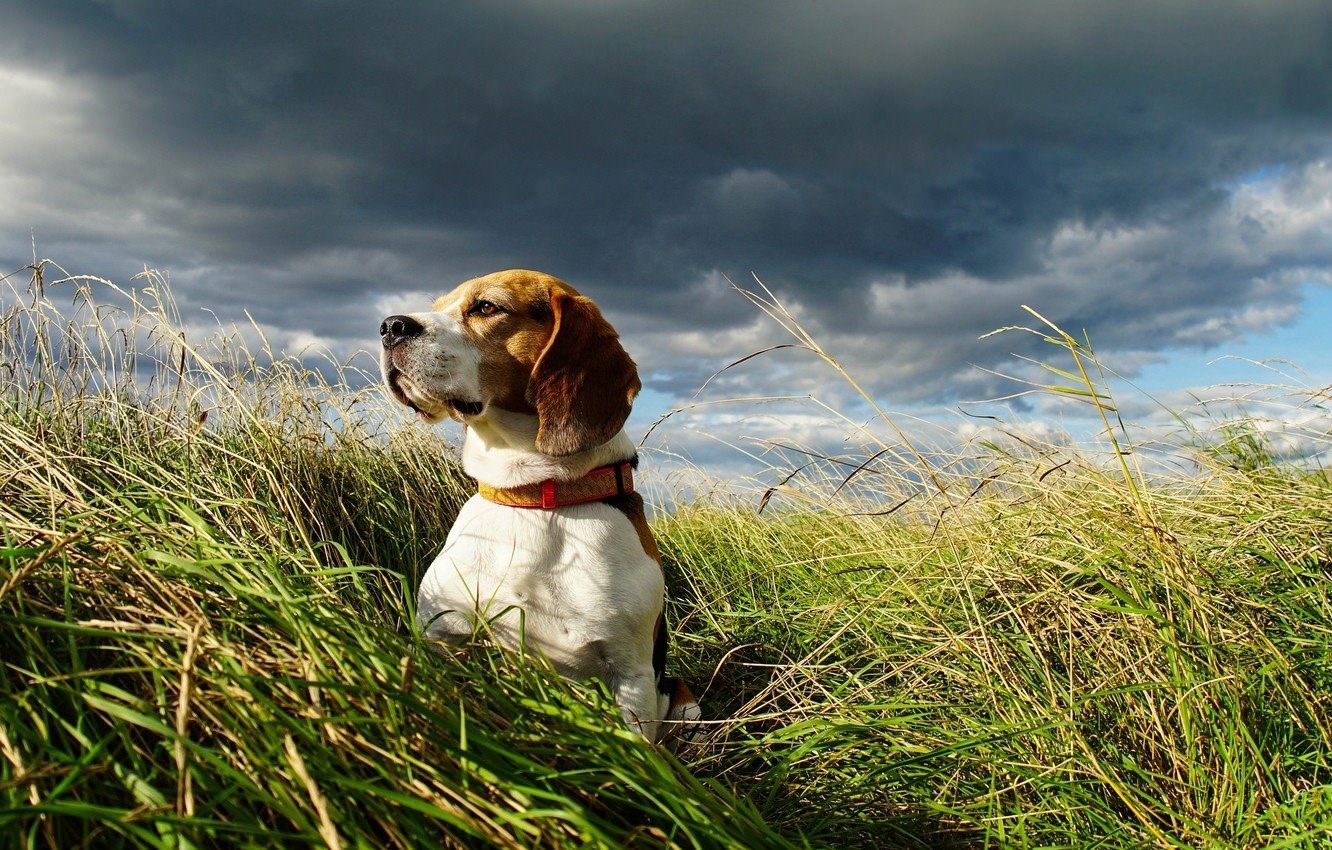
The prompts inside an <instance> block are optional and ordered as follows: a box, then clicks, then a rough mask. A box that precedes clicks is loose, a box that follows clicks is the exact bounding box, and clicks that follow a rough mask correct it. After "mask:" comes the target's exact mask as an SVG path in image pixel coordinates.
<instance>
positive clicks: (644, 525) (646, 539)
mask: <svg viewBox="0 0 1332 850" xmlns="http://www.w3.org/2000/svg"><path fill="white" fill-rule="evenodd" d="M601 501H603V502H605V503H606V504H608V505H610V506H611V507H612V508H615V509H616V510H617V511H619V512H620V513H622V514H624V515H625V516H627V517H628V518H629V522H631V523H633V526H634V531H636V532H638V542H639V543H640V544H642V546H643V551H644V552H647V554H648V557H649V558H651V559H652V560H654V561H656V562H657V563H658V564H660V563H661V550H659V549H658V548H657V540H656V538H655V537H653V536H652V529H651V527H649V526H648V521H647V513H646V512H645V511H644V510H643V497H642V496H640V495H638V494H637V493H625V494H624V495H623V496H610V497H607V498H605V499H602V500H601Z"/></svg>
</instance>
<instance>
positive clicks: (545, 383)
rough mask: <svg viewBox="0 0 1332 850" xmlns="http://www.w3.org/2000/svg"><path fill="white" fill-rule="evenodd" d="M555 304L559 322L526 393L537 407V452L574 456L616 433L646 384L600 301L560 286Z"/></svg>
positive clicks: (555, 293)
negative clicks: (599, 304) (598, 303)
mask: <svg viewBox="0 0 1332 850" xmlns="http://www.w3.org/2000/svg"><path fill="white" fill-rule="evenodd" d="M550 307H551V311H552V312H553V313H554V314H555V325H554V327H553V328H552V329H551V335H550V340H549V341H548V342H547V343H546V347H545V350H543V351H542V352H541V357H540V358H539V359H538V360H537V362H536V366H535V367H533V369H532V376H531V379H530V380H529V382H528V385H527V397H528V399H529V401H530V402H531V404H532V405H533V406H534V407H535V408H536V410H537V420H538V422H539V426H538V430H537V439H536V447H537V451H539V452H541V453H542V454H548V455H555V456H560V455H570V454H575V453H577V452H581V451H586V450H587V449H589V448H591V447H593V446H598V445H601V444H602V443H604V442H606V441H607V440H609V439H610V438H611V437H613V436H615V434H617V433H618V432H619V430H620V429H621V428H623V427H624V421H625V420H626V419H627V418H629V409H630V407H631V406H632V405H633V402H634V396H636V395H638V391H639V389H641V387H642V384H641V383H640V382H639V380H638V370H637V369H636V368H635V366H634V361H633V360H632V359H630V357H629V355H628V354H627V353H626V352H625V350H624V347H623V346H621V345H620V337H619V334H617V333H616V332H615V329H614V328H612V327H611V326H610V323H609V322H607V321H606V319H605V318H604V317H603V316H602V315H601V311H600V310H598V309H597V305H595V304H593V303H592V302H591V301H590V300H589V299H587V298H584V297H583V296H582V295H579V294H577V293H576V292H572V291H567V292H566V291H560V290H556V291H554V292H553V293H552V295H551V299H550Z"/></svg>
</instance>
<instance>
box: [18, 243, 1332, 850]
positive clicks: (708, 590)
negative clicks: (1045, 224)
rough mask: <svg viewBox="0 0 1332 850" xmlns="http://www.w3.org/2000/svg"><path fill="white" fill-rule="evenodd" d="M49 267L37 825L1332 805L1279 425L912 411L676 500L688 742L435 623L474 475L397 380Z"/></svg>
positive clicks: (1241, 828)
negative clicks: (937, 432)
mask: <svg viewBox="0 0 1332 850" xmlns="http://www.w3.org/2000/svg"><path fill="white" fill-rule="evenodd" d="M40 271H41V273H40V274H38V275H36V279H35V280H34V281H32V282H31V283H29V284H27V286H26V288H24V287H23V286H20V287H19V288H17V289H15V290H14V291H12V292H9V293H8V294H6V295H3V296H0V299H2V300H0V303H3V304H4V305H5V306H6V308H7V309H6V311H5V312H4V313H3V314H0V380H3V382H4V383H3V385H2V387H3V389H2V392H0V617H2V618H3V620H4V622H3V631H0V641H3V649H2V651H0V660H3V664H4V675H3V677H2V678H0V688H3V697H2V698H0V837H3V839H4V841H3V844H4V846H7V847H8V846H31V847H56V848H71V847H82V846H89V847H117V846H135V847H138V846H149V847H162V848H167V847H170V848H187V847H209V846H232V845H246V846H282V847H293V846H304V845H309V846H329V847H342V848H351V847H424V846H484V845H495V846H522V847H559V846H586V845H592V846H624V845H628V846H644V847H647V846H663V845H672V844H673V845H679V846H684V847H745V848H765V847H778V848H779V847H787V846H794V847H800V846H816V847H937V846H959V847H970V846H976V847H1124V848H1128V847H1142V846H1168V847H1260V846H1272V847H1278V846H1279V847H1322V846H1328V845H1329V843H1332V696H1330V695H1332V594H1330V593H1329V578H1330V577H1332V576H1330V573H1332V522H1329V520H1330V519H1332V480H1329V477H1328V475H1326V474H1324V473H1322V472H1319V471H1310V470H1309V469H1297V468H1294V467H1291V466H1286V465H1283V464H1282V463H1279V462H1277V461H1276V460H1274V458H1273V456H1272V453H1271V452H1270V451H1269V450H1268V449H1267V447H1266V444H1265V442H1264V441H1263V439H1262V438H1261V437H1260V436H1258V435H1256V434H1255V433H1254V432H1251V431H1246V430H1244V429H1243V428H1242V427H1240V426H1230V427H1229V428H1228V429H1225V430H1222V431H1220V432H1218V433H1217V434H1216V435H1213V436H1211V437H1207V436H1206V435H1199V437H1198V439H1197V440H1195V443H1196V444H1195V445H1193V446H1192V447H1184V446H1182V447H1180V449H1179V451H1180V452H1181V453H1187V455H1188V456H1187V460H1188V462H1189V464H1190V466H1189V467H1188V470H1189V471H1188V472H1180V473H1177V474H1175V475H1173V476H1168V477H1163V476H1149V475H1146V474H1144V473H1143V472H1142V471H1141V470H1139V469H1138V467H1137V462H1138V459H1139V455H1138V454H1136V453H1134V452H1133V451H1132V447H1131V435H1129V434H1128V433H1126V432H1123V431H1120V432H1119V436H1118V438H1117V439H1118V443H1117V445H1118V451H1117V452H1111V453H1110V454H1108V455H1104V456H1103V455H1090V454H1088V453H1085V452H1082V451H1079V450H1078V449H1076V448H1072V447H1067V446H1064V447H1061V446H1045V445H1041V446H1036V445H1023V444H1022V443H1020V442H1015V443H1011V444H1004V445H1003V446H1001V445H991V446H989V447H982V448H979V449H977V450H976V451H975V453H974V454H972V455H968V456H964V457H952V458H947V459H941V458H937V457H932V456H929V457H925V456H921V457H918V456H916V455H914V454H913V453H912V451H911V450H910V449H908V448H904V447H902V446H901V444H899V443H896V442H894V443H893V444H891V445H889V446H888V448H889V449H892V452H891V453H896V454H900V455H902V459H901V460H900V462H892V463H888V464H884V463H879V464H874V465H870V466H867V467H865V469H864V470H862V471H861V472H859V473H857V475H856V476H855V477H856V481H855V482H854V485H855V486H853V487H845V488H843V490H842V492H840V493H835V492H834V490H836V489H837V487H838V485H839V484H841V483H842V481H843V480H844V479H845V478H846V477H847V475H848V474H849V473H850V472H851V470H850V469H844V468H840V467H839V466H838V465H837V464H836V463H835V462H832V461H827V462H824V463H823V464H820V465H818V466H817V467H816V468H815V469H813V470H810V471H809V472H808V473H807V474H805V475H802V476H801V477H800V478H799V479H793V480H792V481H790V482H788V483H787V485H786V486H785V487H784V488H783V489H782V490H781V491H779V492H777V493H776V494H775V495H774V496H773V498H772V500H771V501H770V503H769V504H768V505H767V507H766V509H765V510H764V511H763V512H762V513H760V512H758V511H757V510H756V507H755V505H754V504H740V503H739V502H736V501H728V500H725V499H720V498H713V499H708V500H703V501H699V502H695V503H691V504H685V505H680V506H677V507H676V509H675V510H674V511H673V512H670V513H669V514H668V515H665V516H664V517H663V518H661V519H659V520H657V521H656V523H655V530H656V532H657V535H658V538H659V540H660V543H661V548H662V550H663V553H664V554H665V557H666V561H667V564H666V566H667V571H668V580H669V582H670V584H671V586H672V587H673V593H674V595H673V598H672V600H671V609H672V615H673V618H674V620H675V623H676V627H675V632H676V636H677V639H676V644H675V660H674V662H673V663H674V665H675V667H676V672H680V673H682V674H684V675H685V676H686V677H687V678H688V679H689V680H691V681H692V682H694V683H695V684H696V685H697V686H698V689H703V690H704V691H705V693H704V707H705V710H706V712H707V714H708V716H709V718H710V720H711V722H710V725H709V732H708V737H707V739H706V740H705V741H703V742H701V743H699V744H696V745H689V746H687V747H686V748H684V749H682V750H681V751H680V752H679V753H677V754H675V755H670V754H666V753H662V752H658V751H656V750H654V749H653V748H651V747H649V746H647V745H645V744H644V743H643V742H641V741H640V740H639V739H638V738H637V737H636V736H635V735H633V734H631V733H629V732H628V731H627V730H625V729H623V728H622V727H621V726H620V724H619V723H618V722H617V720H616V719H615V713H614V711H613V706H611V704H610V702H609V700H608V698H607V696H606V695H605V694H604V693H602V692H601V691H599V690H598V689H597V688H595V687H592V686H584V685H577V684H571V683H567V682H564V681H563V680H561V679H560V678H559V677H557V676H555V675H553V674H552V673H550V672H548V671H546V670H544V669H543V668H542V667H541V665H540V664H539V663H538V662H537V661H535V660H534V659H530V658H529V659H523V658H518V657H516V656H514V655H512V654H510V653H506V652H503V651H499V650H496V649H494V648H492V647H489V646H487V645H486V644H485V642H484V641H478V642H477V643H475V644H474V645H472V646H469V647H466V648H463V649H459V650H455V651H453V652H450V653H448V654H441V653H440V652H436V651H434V650H433V649H432V648H431V647H428V646H426V645H424V644H423V643H422V642H421V641H420V639H419V638H418V637H417V636H416V634H415V633H414V631H413V627H412V625H411V624H412V622H413V616H412V610H411V608H412V600H413V595H414V588H415V584H416V582H417V581H418V580H419V577H420V573H421V570H422V568H423V566H424V565H425V564H426V563H428V561H429V559H430V558H431V557H432V556H433V555H434V553H435V551H436V550H437V548H438V547H439V545H440V544H441V543H442V541H443V539H444V537H445V534H446V533H447V530H448V527H449V524H450V522H451V520H452V517H453V515H454V513H455V512H456V510H457V508H458V507H459V505H460V504H461V502H462V501H463V500H464V499H465V498H466V497H467V496H468V495H469V493H470V483H469V482H468V481H467V480H466V479H465V478H463V477H462V476H461V474H460V473H459V471H458V470H457V468H456V467H455V466H454V465H453V464H452V463H451V462H450V461H449V459H448V458H449V457H450V456H451V454H450V451H451V450H450V449H449V447H448V446H446V445H445V444H443V443H442V442H441V441H440V440H439V439H438V438H437V437H435V436H433V435H432V434H431V433H429V432H427V431H425V430H424V429H422V428H419V427H416V426H404V427H400V428H399V427H390V428H388V429H385V428H384V427H382V423H383V421H384V416H385V414H384V410H385V405H384V402H383V401H382V400H381V398H380V396H379V394H378V391H377V390H375V389H374V388H373V387H372V388H368V389H365V390H361V391H354V390H351V389H349V388H348V384H347V382H346V381H345V380H344V379H346V378H348V377H349V376H348V375H347V374H346V373H345V372H342V371H340V370H339V368H338V364H332V363H330V364H328V368H327V369H324V370H322V371H321V372H320V373H319V374H316V373H314V372H311V371H309V370H307V369H305V368H303V367H302V366H300V365H299V363H297V362H296V361H293V360H289V359H284V358H281V357H275V356H270V355H269V354H266V353H265V352H263V351H262V345H259V346H258V348H257V349H256V346H255V344H254V343H253V341H251V344H250V345H249V346H246V345H244V344H241V343H240V342H239V341H232V342H230V343H226V342H223V343H210V344H208V345H204V344H203V343H201V342H199V341H192V340H189V339H182V338H181V336H180V335H179V328H180V326H181V323H180V321H179V319H178V318H177V317H176V316H175V315H174V313H173V311H172V308H171V307H170V304H169V302H168V301H166V300H165V295H164V294H163V293H162V291H161V281H159V280H156V279H151V278H150V279H148V280H145V281H141V282H140V283H141V284H144V285H145V288H143V289H141V290H140V293H139V295H138V296H137V297H136V298H135V299H133V300H129V301H127V300H126V299H125V298H123V297H122V296H120V295H116V294H115V291H114V290H113V289H111V288H110V287H109V285H108V284H105V283H104V282H97V281H92V280H86V279H74V280H65V281H63V282H60V283H56V282H55V281H53V280H51V279H50V278H51V277H52V276H53V272H54V267H52V266H49V265H47V266H43V267H42V268H41V270H40ZM25 277H26V275H25ZM14 280H16V279H15V278H11V280H10V284H13V282H14ZM20 283H21V284H22V283H26V281H21V282H20ZM93 296H96V298H94V297H93ZM113 296H114V297H113ZM94 301H97V302H101V303H106V302H108V301H115V302H118V303H120V304H121V306H120V307H119V308H116V309H111V308H108V307H105V306H98V305H97V304H95V303H94ZM1047 330H1048V331H1049V333H1050V334H1051V338H1052V339H1053V340H1054V341H1055V342H1057V343H1060V344H1063V345H1065V346H1066V349H1067V351H1066V353H1067V354H1068V355H1069V357H1070V358H1072V360H1071V363H1072V365H1068V364H1066V366H1067V368H1066V370H1065V371H1066V372H1067V375H1066V377H1068V378H1070V379H1071V378H1074V377H1078V376H1081V374H1082V373H1081V372H1080V371H1079V369H1078V368H1075V367H1076V366H1077V365H1078V364H1079V363H1081V364H1082V365H1086V363H1087V362H1088V361H1087V360H1086V358H1087V357H1089V353H1088V352H1086V351H1085V349H1082V348H1080V347H1079V346H1078V345H1077V344H1076V343H1074V342H1072V341H1071V340H1069V339H1067V338H1065V337H1062V336H1061V335H1059V334H1058V333H1057V332H1056V331H1054V330H1052V329H1047ZM817 353H818V352H817V351H816V354H817ZM352 383H353V384H354V383H355V382H352ZM1065 389H1066V390H1067V389H1069V388H1065ZM1072 391H1075V392H1080V391H1081V390H1079V389H1078V387H1077V386H1076V385H1074V386H1073V387H1072ZM1094 393H1097V389H1096V384H1095V382H1094V381H1092V380H1090V379H1088V380H1087V381H1086V394H1085V395H1084V396H1083V397H1084V398H1085V400H1087V401H1089V402H1091V403H1093V404H1094V405H1099V408H1100V409H1101V410H1106V411H1108V410H1109V408H1108V404H1109V402H1108V401H1107V400H1105V399H1104V398H1102V397H1101V396H1100V395H1099V394H1094ZM1107 415H1108V418H1107V425H1110V424H1113V414H1112V413H1108V414H1107ZM391 421H401V419H400V417H397V416H396V414H395V417H394V418H393V419H392V420H391ZM1110 433H1114V432H1113V431H1111V432H1110ZM1005 446H1006V447H1005ZM819 470H821V471H819ZM853 490H854V491H855V492H854V495H849V494H850V493H851V491H853ZM908 497H910V500H909V501H907V502H905V503H904V504H902V501H903V500H905V499H907V498H908ZM899 504H902V506H901V507H900V508H898V509H897V510H891V509H892V508H893V507H894V506H896V505H899Z"/></svg>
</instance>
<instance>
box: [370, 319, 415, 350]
mask: <svg viewBox="0 0 1332 850" xmlns="http://www.w3.org/2000/svg"><path fill="white" fill-rule="evenodd" d="M423 333H425V326H424V325H422V324H421V323H420V322H418V321H416V320H415V319H413V318H412V317H411V316H389V317H388V318H387V319H385V320H384V321H382V322H380V324H379V339H380V341H381V342H383V343H384V347H385V348H393V347H394V346H395V345H401V344H402V343H404V342H406V341H407V340H409V339H415V338H416V337H418V336H420V335H421V334H423Z"/></svg>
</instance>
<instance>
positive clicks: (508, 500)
mask: <svg viewBox="0 0 1332 850" xmlns="http://www.w3.org/2000/svg"><path fill="white" fill-rule="evenodd" d="M476 492H477V493H478V494H480V496H481V498H483V499H485V500H486V501H488V502H494V503H495V504H497V505H508V506H509V507H511V508H536V509H538V510H544V511H552V510H554V509H555V508H562V507H564V506H565V505H581V504H583V503H584V502H596V501H600V500H601V499H608V498H610V497H611V496H623V495H626V494H628V493H632V492H634V462H633V461H631V460H623V461H620V462H619V463H612V464H610V465H608V466H598V467H597V468H596V469H594V470H592V471H590V472H588V473H587V474H586V475H584V476H583V477H582V478H575V479H573V480H572V481H556V480H555V479H553V478H547V479H546V480H545V481H539V482H537V483H536V484H524V485H522V486H520V487H491V486H490V485H489V484H486V483H484V482H481V481H478V482H477V484H476Z"/></svg>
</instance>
